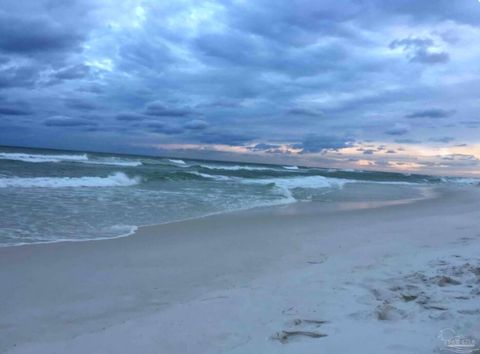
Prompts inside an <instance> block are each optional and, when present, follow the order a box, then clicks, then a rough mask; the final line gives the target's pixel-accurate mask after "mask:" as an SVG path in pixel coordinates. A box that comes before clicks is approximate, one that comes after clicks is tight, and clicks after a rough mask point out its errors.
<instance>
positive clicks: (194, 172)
mask: <svg viewBox="0 0 480 354" xmlns="http://www.w3.org/2000/svg"><path fill="white" fill-rule="evenodd" d="M189 173H191V174H192V175H197V176H200V177H203V178H208V179H213V180H216V181H229V180H232V179H233V178H231V177H228V176H212V175H209V174H207V173H201V172H196V171H192V172H189Z"/></svg>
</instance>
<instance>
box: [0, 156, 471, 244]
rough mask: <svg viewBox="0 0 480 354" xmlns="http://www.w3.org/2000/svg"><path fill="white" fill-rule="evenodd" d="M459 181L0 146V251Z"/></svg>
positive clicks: (371, 199)
mask: <svg viewBox="0 0 480 354" xmlns="http://www.w3.org/2000/svg"><path fill="white" fill-rule="evenodd" d="M462 183H478V181H476V180H472V179H462V178H453V177H452V178H440V177H433V176H426V175H418V174H400V173H388V172H368V171H356V170H355V171H353V170H338V169H324V168H307V167H301V166H280V165H266V164H246V163H237V162H217V161H202V160H188V159H176V158H164V157H149V156H133V155H132V156H130V155H115V154H104V153H91V152H72V151H58V150H44V149H26V148H7V147H0V247H1V246H14V245H21V244H29V243H42V242H57V241H62V240H69V241H81V240H89V239H104V238H114V237H120V236H126V235H130V234H132V233H133V232H134V231H135V230H136V229H137V228H138V227H139V226H142V225H152V224H161V223H168V222H173V221H179V220H184V219H189V218H196V217H202V216H206V215H210V214H215V213H225V212H229V211H234V210H242V209H249V208H255V207H263V206H270V205H280V204H288V203H297V202H318V203H323V205H325V206H326V205H328V204H331V203H333V202H337V203H345V205H347V204H348V205H359V206H361V205H364V204H365V203H375V202H392V201H401V200H407V199H412V198H420V197H422V196H424V195H425V194H426V192H428V190H430V189H432V188H433V187H434V186H438V185H439V184H462ZM355 203H357V204H355Z"/></svg>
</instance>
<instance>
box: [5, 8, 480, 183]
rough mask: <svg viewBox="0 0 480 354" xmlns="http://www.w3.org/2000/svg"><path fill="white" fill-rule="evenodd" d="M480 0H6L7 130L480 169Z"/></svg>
mask: <svg viewBox="0 0 480 354" xmlns="http://www.w3.org/2000/svg"><path fill="white" fill-rule="evenodd" d="M479 25H480V2H479V1H478V0H454V1H453V0H402V1H399V0H357V1H353V0H350V1H348V0H322V1H301V0H291V1H267V0H255V1H245V0H244V1H240V0H239V1H233V0H232V1H193V0H191V1H188V0H181V1H180V0H178V1H141V0H137V1H135V0H110V1H93V0H82V1H74V0H62V1H52V0H35V1H32V0H29V1H26V0H15V1H13V0H3V1H1V2H0V33H1V36H0V144H6V145H23V146H46V147H59V148H73V149H90V150H103V151H113V152H133V153H158V154H167V155H176V156H192V157H208V158H226V159H228V158H230V159H231V158H235V159H244V160H253V161H274V162H279V163H294V164H310V165H324V166H331V167H349V168H373V169H386V170H412V171H421V172H431V173H441V174H478V173H479V167H480V160H479V159H480V117H479V113H478V112H479V109H478V108H479V103H480V101H479V97H478V93H479V92H480V26H479Z"/></svg>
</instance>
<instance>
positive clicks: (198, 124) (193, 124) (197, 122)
mask: <svg viewBox="0 0 480 354" xmlns="http://www.w3.org/2000/svg"><path fill="white" fill-rule="evenodd" d="M183 127H184V128H185V129H190V130H203V129H206V128H207V127H208V123H207V122H205V121H204V120H201V119H193V120H191V121H189V122H187V123H185V125H184V126H183Z"/></svg>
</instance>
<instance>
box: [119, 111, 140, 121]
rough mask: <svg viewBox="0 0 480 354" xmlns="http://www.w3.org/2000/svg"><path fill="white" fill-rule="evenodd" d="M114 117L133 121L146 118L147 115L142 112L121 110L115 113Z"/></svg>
mask: <svg viewBox="0 0 480 354" xmlns="http://www.w3.org/2000/svg"><path fill="white" fill-rule="evenodd" d="M115 118H116V119H117V120H120V121H126V122H135V121H141V120H145V119H147V118H148V116H145V115H143V114H138V113H133V112H122V113H119V114H117V115H116V116H115Z"/></svg>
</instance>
